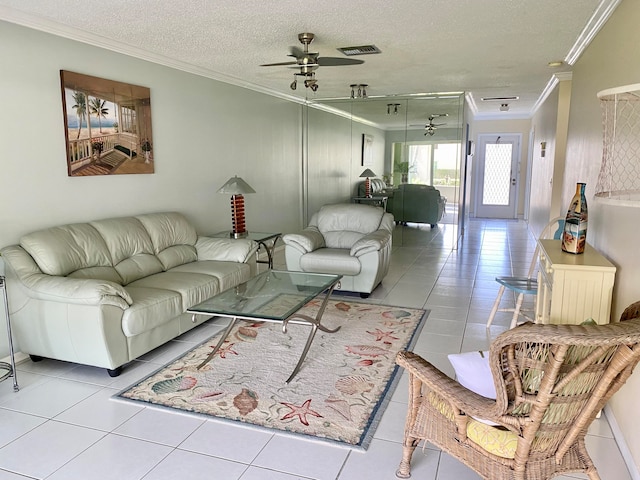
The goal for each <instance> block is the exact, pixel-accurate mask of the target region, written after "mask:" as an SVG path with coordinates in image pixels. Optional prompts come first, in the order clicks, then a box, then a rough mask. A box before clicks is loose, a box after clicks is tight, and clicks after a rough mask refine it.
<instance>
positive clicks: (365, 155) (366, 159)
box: [361, 133, 373, 167]
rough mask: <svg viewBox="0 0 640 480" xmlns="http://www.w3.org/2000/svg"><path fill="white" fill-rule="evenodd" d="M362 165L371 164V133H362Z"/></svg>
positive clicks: (368, 165)
mask: <svg viewBox="0 0 640 480" xmlns="http://www.w3.org/2000/svg"><path fill="white" fill-rule="evenodd" d="M361 165H362V166H363V167H370V166H372V165H373V135H367V134H366V133H363V134H362V160H361Z"/></svg>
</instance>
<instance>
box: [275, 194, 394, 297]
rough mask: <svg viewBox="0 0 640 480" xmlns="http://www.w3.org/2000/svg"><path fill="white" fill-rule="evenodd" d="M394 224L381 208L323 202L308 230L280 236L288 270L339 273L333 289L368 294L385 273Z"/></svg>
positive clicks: (366, 295) (362, 294)
mask: <svg viewBox="0 0 640 480" xmlns="http://www.w3.org/2000/svg"><path fill="white" fill-rule="evenodd" d="M394 225H395V224H394V220H393V215H391V214H389V213H385V212H384V210H383V209H382V208H380V207H374V206H371V205H365V204H355V203H347V204H335V205H325V206H324V207H322V208H321V209H320V211H319V212H317V213H315V214H314V215H313V216H312V217H311V221H310V222H309V226H308V227H307V228H305V229H304V230H302V231H301V232H298V233H288V234H286V235H284V236H283V237H282V240H283V242H284V244H285V258H286V262H287V269H288V270H293V271H298V272H315V273H333V274H338V275H342V280H341V281H340V284H339V285H338V287H336V290H347V291H350V292H359V293H360V296H361V297H363V298H366V297H368V296H369V294H370V293H371V292H372V291H373V290H374V289H375V288H376V287H377V286H378V284H380V282H381V281H382V279H383V278H384V276H385V275H386V274H387V272H388V271H389V260H390V258H391V244H392V241H391V240H392V232H393V228H394Z"/></svg>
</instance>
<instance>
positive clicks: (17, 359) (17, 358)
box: [0, 352, 29, 365]
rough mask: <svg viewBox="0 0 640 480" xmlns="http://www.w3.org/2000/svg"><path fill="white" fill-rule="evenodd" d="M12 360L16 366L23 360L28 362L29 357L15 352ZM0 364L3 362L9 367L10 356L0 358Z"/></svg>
mask: <svg viewBox="0 0 640 480" xmlns="http://www.w3.org/2000/svg"><path fill="white" fill-rule="evenodd" d="M13 358H14V359H15V361H16V365H18V364H19V363H22V362H24V361H25V360H28V359H29V355H27V354H26V353H22V352H16V353H15V354H14V355H13ZM0 362H5V363H8V364H9V365H11V356H10V355H7V356H6V357H4V358H0Z"/></svg>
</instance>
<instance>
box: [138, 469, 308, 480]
mask: <svg viewBox="0 0 640 480" xmlns="http://www.w3.org/2000/svg"><path fill="white" fill-rule="evenodd" d="M308 479H309V477H301V476H300V475H289V474H288V473H282V472H278V471H276V470H269V469H267V468H260V467H253V466H251V467H249V468H248V469H247V471H246V472H245V473H244V474H243V475H242V477H240V480H308ZM145 480H146V479H145Z"/></svg>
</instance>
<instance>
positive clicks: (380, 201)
mask: <svg viewBox="0 0 640 480" xmlns="http://www.w3.org/2000/svg"><path fill="white" fill-rule="evenodd" d="M388 199H389V197H387V196H375V197H352V198H351V202H353V203H366V204H368V205H373V206H374V207H382V208H383V209H384V210H385V212H386V211H387V200H388Z"/></svg>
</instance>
